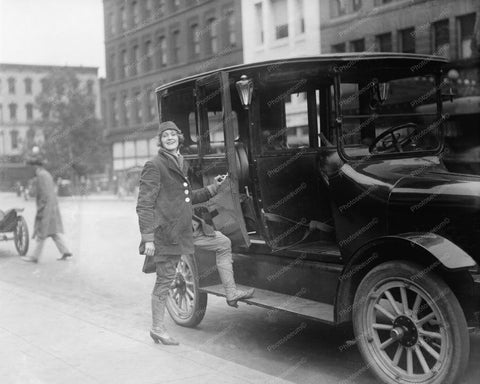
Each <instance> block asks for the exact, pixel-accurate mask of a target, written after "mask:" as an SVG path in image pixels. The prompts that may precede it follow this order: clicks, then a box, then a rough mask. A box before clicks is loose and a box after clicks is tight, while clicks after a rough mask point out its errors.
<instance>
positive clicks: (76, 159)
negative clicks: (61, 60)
mask: <svg viewBox="0 0 480 384" xmlns="http://www.w3.org/2000/svg"><path fill="white" fill-rule="evenodd" d="M42 88H43V89H42V93H41V94H40V95H38V97H37V99H36V104H37V105H36V106H37V108H38V109H39V110H40V112H41V115H42V119H41V120H40V121H39V122H38V125H39V126H41V127H42V129H43V134H44V138H45V141H44V142H43V144H42V147H41V151H42V153H44V155H45V157H46V160H47V167H48V168H49V170H50V171H51V172H52V174H53V175H54V176H62V177H70V178H73V176H75V175H76V176H81V175H86V174H88V173H93V172H101V171H103V168H104V164H105V163H106V160H107V159H106V150H105V144H104V141H103V134H102V124H101V121H100V120H98V119H97V118H96V117H95V95H93V94H91V93H89V91H88V89H87V87H86V86H81V85H80V81H79V80H78V78H77V77H76V75H75V73H74V72H73V71H72V70H70V69H68V68H62V69H58V70H54V71H52V72H51V73H50V75H49V76H47V77H46V78H45V79H44V80H43V81H42Z"/></svg>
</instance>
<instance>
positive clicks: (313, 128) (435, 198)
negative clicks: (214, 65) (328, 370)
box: [156, 53, 480, 383]
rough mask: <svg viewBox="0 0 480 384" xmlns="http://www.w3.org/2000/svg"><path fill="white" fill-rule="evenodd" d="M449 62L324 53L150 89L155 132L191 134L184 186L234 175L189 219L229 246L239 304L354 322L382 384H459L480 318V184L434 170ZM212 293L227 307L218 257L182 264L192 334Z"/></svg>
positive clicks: (180, 280) (178, 295)
mask: <svg viewBox="0 0 480 384" xmlns="http://www.w3.org/2000/svg"><path fill="white" fill-rule="evenodd" d="M444 63H445V62H444V60H443V59H442V58H439V57H433V56H421V55H413V54H384V53H370V54H369V53H366V54H361V55H359V54H351V55H349V54H344V55H325V56H318V57H308V58H294V59H285V60H277V61H269V62H263V63H254V64H246V65H239V66H235V67H230V68H225V69H221V70H217V71H212V72H209V73H206V74H202V75H198V76H193V77H189V78H186V79H182V80H178V81H175V82H173V83H170V84H167V85H164V86H160V87H159V88H157V90H156V94H157V100H158V107H159V116H160V121H167V120H173V121H175V123H176V124H177V125H178V126H179V127H180V128H181V129H182V131H183V133H184V136H185V143H184V145H183V149H182V151H183V153H184V154H185V157H186V158H187V159H188V161H189V164H190V172H189V178H190V180H191V182H192V184H193V185H194V186H196V187H200V186H202V185H205V184H207V183H209V182H211V180H212V178H213V177H214V176H215V175H218V174H225V173H228V181H227V182H225V183H224V184H223V185H222V189H221V191H220V193H219V194H218V195H217V196H216V197H215V198H214V199H212V200H211V201H210V202H209V203H208V204H205V205H204V206H203V207H198V208H199V210H200V211H201V213H203V214H204V217H206V218H207V219H211V220H212V221H213V223H214V224H215V226H216V228H217V229H218V230H220V231H222V232H223V233H224V234H225V235H227V236H229V237H230V239H231V240H232V244H233V247H234V261H235V262H234V270H235V275H236V280H237V281H238V282H239V284H241V285H243V286H248V287H255V288H256V294H255V297H253V298H252V299H249V300H246V302H247V303H248V304H253V305H258V306H261V307H266V308H276V309H278V310H283V311H288V312H293V313H296V314H298V315H300V316H304V317H307V318H310V319H315V320H318V321H322V322H326V323H328V324H332V325H340V324H348V323H352V324H353V329H354V332H355V338H356V341H357V343H358V347H359V349H360V351H361V354H362V356H363V357H364V359H365V361H366V363H367V364H368V366H369V367H370V368H371V369H372V371H373V372H374V373H375V374H376V375H377V376H378V377H379V378H380V379H381V380H382V381H383V382H386V383H454V382H456V380H457V379H458V377H459V375H461V373H462V371H463V370H464V369H465V367H466V364H467V362H468V357H469V333H468V329H469V327H470V326H474V325H475V324H476V322H475V320H476V314H477V312H478V311H479V305H480V298H479V289H478V288H479V283H480V275H479V270H478V265H477V263H478V261H479V258H480V178H479V177H474V176H469V175H464V174H455V173H450V172H449V171H448V170H447V169H446V168H445V166H444V164H443V162H442V157H443V156H444V154H443V152H442V151H443V148H444V145H443V139H442V130H443V128H442V127H443V125H444V122H445V121H447V120H448V118H449V116H448V114H444V113H442V102H443V101H444V100H447V94H448V91H449V90H448V89H447V88H448V87H447V84H448V83H447V82H446V81H444V77H445V73H443V72H442V67H443V65H444ZM447 102H448V101H447ZM432 104H434V105H436V110H435V111H432V110H431V108H430V112H428V113H427V112H425V111H424V109H422V106H424V105H432ZM207 293H211V294H215V295H223V290H222V287H221V285H220V281H219V277H218V274H217V272H216V268H215V260H214V255H212V254H207V253H201V252H197V253H196V254H195V256H194V257H192V256H184V257H183V258H182V261H181V262H180V264H179V266H178V274H177V279H176V284H175V287H173V288H172V290H171V293H170V297H169V301H168V309H169V312H170V314H171V316H172V317H173V319H174V320H175V321H176V322H177V323H178V324H180V325H184V326H195V325H197V324H198V323H199V322H200V321H201V320H202V318H203V316H204V314H205V309H206V305H207Z"/></svg>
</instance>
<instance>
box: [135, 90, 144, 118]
mask: <svg viewBox="0 0 480 384" xmlns="http://www.w3.org/2000/svg"><path fill="white" fill-rule="evenodd" d="M142 115H143V111H142V94H141V93H140V92H135V122H136V123H137V124H141V123H142Z"/></svg>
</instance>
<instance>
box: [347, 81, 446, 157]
mask: <svg viewBox="0 0 480 384" xmlns="http://www.w3.org/2000/svg"><path fill="white" fill-rule="evenodd" d="M444 86H445V83H441V84H439V85H437V84H436V83H435V78H434V77H433V76H415V77H406V78H395V79H381V80H379V79H378V78H375V77H373V76H372V77H366V78H364V79H362V80H359V81H352V80H351V79H348V81H345V82H342V81H341V82H340V95H339V96H340V97H339V103H338V107H339V110H341V115H342V125H341V132H340V136H339V143H340V146H341V148H342V150H343V152H344V153H345V154H346V155H347V157H350V158H358V157H368V156H372V155H378V154H392V153H403V152H420V151H431V150H436V149H438V148H439V145H440V127H441V123H442V122H443V119H444V118H445V117H442V118H438V115H437V108H436V104H435V103H436V93H437V90H441V88H443V87H444ZM425 105H430V106H433V108H422V106H425ZM425 110H426V111H427V112H425Z"/></svg>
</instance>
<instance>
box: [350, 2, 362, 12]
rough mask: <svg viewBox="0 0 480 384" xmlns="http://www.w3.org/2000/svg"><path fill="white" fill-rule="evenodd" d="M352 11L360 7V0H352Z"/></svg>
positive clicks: (356, 10)
mask: <svg viewBox="0 0 480 384" xmlns="http://www.w3.org/2000/svg"><path fill="white" fill-rule="evenodd" d="M352 8H353V12H358V11H359V10H360V8H362V0H353V1H352Z"/></svg>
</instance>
